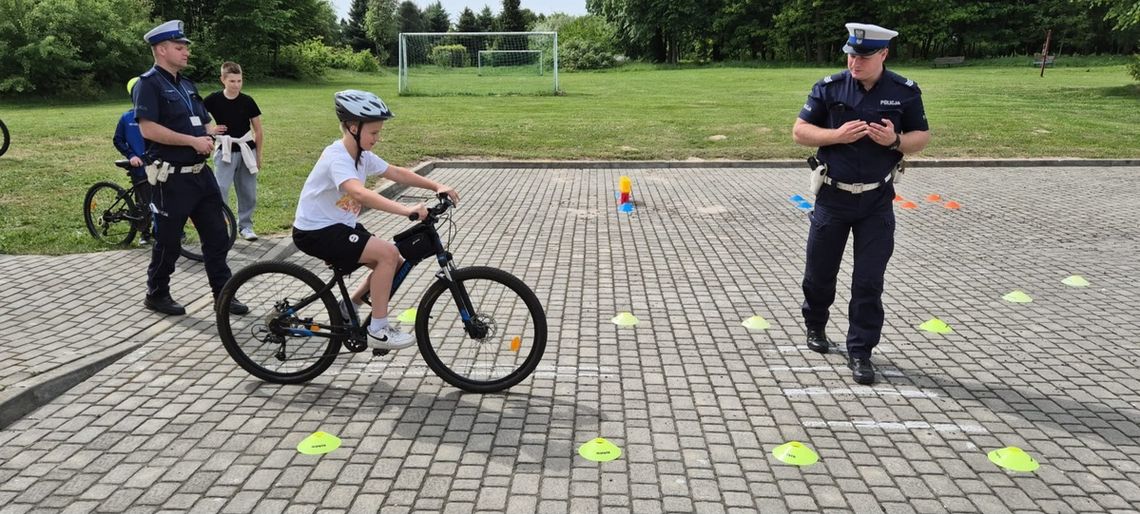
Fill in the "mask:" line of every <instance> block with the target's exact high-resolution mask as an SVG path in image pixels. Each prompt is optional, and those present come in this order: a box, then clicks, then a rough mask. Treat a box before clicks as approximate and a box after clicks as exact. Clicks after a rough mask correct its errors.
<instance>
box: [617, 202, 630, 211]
mask: <svg viewBox="0 0 1140 514" xmlns="http://www.w3.org/2000/svg"><path fill="white" fill-rule="evenodd" d="M618 212H633V202H626V203H623V204H621V205H619V206H618Z"/></svg>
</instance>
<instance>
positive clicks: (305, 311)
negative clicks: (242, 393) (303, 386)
mask: <svg viewBox="0 0 1140 514" xmlns="http://www.w3.org/2000/svg"><path fill="white" fill-rule="evenodd" d="M324 287H325V284H324V283H323V282H321V280H320V279H319V278H317V276H316V275H314V274H313V273H312V272H310V271H309V270H307V269H305V268H302V267H301V266H298V265H296V264H293V263H290V262H284V261H265V262H257V263H254V264H251V265H249V266H247V267H245V268H242V269H241V270H240V271H238V272H237V273H234V275H233V277H231V278H230V280H229V282H226V285H225V287H223V288H222V292H221V294H219V295H218V305H227V306H228V305H229V304H230V301H231V300H233V299H234V298H237V299H239V300H241V301H242V302H244V303H245V304H246V305H248V306H249V313H248V314H244V315H237V314H231V313H230V310H229V309H226V308H222V309H218V310H217V311H218V312H217V319H218V335H219V336H220V337H221V338H222V346H224V347H225V349H226V352H228V353H229V354H230V357H232V358H233V359H234V361H236V362H237V363H238V365H240V366H241V367H242V368H243V369H245V370H246V371H248V372H249V373H250V374H251V375H253V376H255V377H257V378H260V379H262V380H265V381H267V382H273V383H277V384H299V383H303V382H308V381H310V380H312V379H314V378H316V377H317V376H318V375H320V374H321V373H323V372H324V371H325V370H326V369H328V367H329V366H330V365H332V363H333V360H335V359H336V356H337V352H338V351H339V349H340V345H341V341H342V340H343V339H344V335H343V334H344V330H343V328H334V327H341V325H343V323H344V322H343V320H341V315H340V309H339V308H338V307H337V303H336V297H335V296H333V294H332V291H326V292H325V293H324V294H322V295H318V294H317V293H318V292H320V291H321V290H322V289H324Z"/></svg>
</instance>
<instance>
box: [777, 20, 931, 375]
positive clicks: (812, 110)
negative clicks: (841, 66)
mask: <svg viewBox="0 0 1140 514" xmlns="http://www.w3.org/2000/svg"><path fill="white" fill-rule="evenodd" d="M847 31H848V38H847V44H846V45H844V46H843V51H844V52H845V53H846V54H847V70H845V71H843V72H840V73H836V74H834V75H831V76H828V77H825V78H824V79H823V80H820V81H819V82H817V83H816V84H815V86H813V87H812V90H811V93H810V94H808V99H807V103H805V104H804V106H803V109H802V110H800V114H799V118H798V119H796V122H795V126H794V127H793V128H792V137H793V139H794V140H795V142H796V143H798V144H800V145H804V146H810V147H817V148H818V149H819V150H818V151H817V153H816V157H817V158H818V160H819V161H820V162H821V163H822V164H823V165H825V166H826V170H825V174H826V175H825V176H824V177H823V185H822V187H821V188H820V189H819V192H818V193H817V196H816V202H815V210H814V211H813V212H812V214H811V229H810V232H809V233H808V243H807V265H806V267H805V270H804V280H803V291H804V304H803V314H804V324H805V325H806V328H807V346H808V348H809V349H811V350H813V351H816V352H819V353H827V351H828V350H829V349H830V347H831V341H830V340H828V338H827V334H826V333H825V327H826V325H827V321H828V309H829V308H830V307H831V304H832V303H833V302H834V301H835V285H836V277H837V276H838V274H839V265H840V262H841V261H842V259H843V252H844V247H845V246H846V245H847V237H848V234H854V236H855V242H854V254H855V255H854V260H855V267H854V270H853V272H852V280H851V303H850V305H849V306H848V320H849V322H850V323H849V329H848V332H847V355H848V362H847V365H848V367H849V368H851V370H852V372H853V379H854V380H855V382H856V383H859V384H872V383H874V381H875V370H874V366H873V365H872V364H871V350H872V349H873V348H874V347H875V345H877V344H878V343H879V339H880V334H881V332H882V328H883V317H884V313H883V303H882V295H883V275H884V274H885V273H886V269H887V261H889V260H890V258H891V254H892V253H893V252H894V245H895V239H894V235H895V214H894V208H893V206H892V203H893V200H894V197H895V190H894V183H893V181H892V172H893V171H894V169H895V167H896V166H897V165H898V164H899V162H900V161H901V160H902V158H903V155H904V154H910V153H915V152H918V151H921V150H922V149H923V148H925V147H926V143H927V142H928V141H930V132H929V130H930V129H929V126H928V125H927V123H926V113H925V110H924V109H923V106H922V93H921V91H919V89H918V85H917V84H915V83H914V81H911V80H907V79H906V78H904V77H901V76H899V75H897V74H895V73H893V72H890V71H887V70H886V68H885V67H884V66H883V61H885V60H886V58H887V55H888V53H889V52H890V49H889V48H888V47H889V45H890V41H891V39H892V38H894V37H895V36H897V35H898V32H895V31H893V30H890V29H885V28H883V27H879V26H877V25H868V24H864V23H848V24H847Z"/></svg>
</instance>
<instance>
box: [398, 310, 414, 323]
mask: <svg viewBox="0 0 1140 514" xmlns="http://www.w3.org/2000/svg"><path fill="white" fill-rule="evenodd" d="M396 321H399V322H400V323H415V322H416V308H415V307H412V308H411V309H408V310H405V311H404V312H401V313H400V315H399V316H397V317H396Z"/></svg>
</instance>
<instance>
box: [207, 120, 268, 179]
mask: <svg viewBox="0 0 1140 514" xmlns="http://www.w3.org/2000/svg"><path fill="white" fill-rule="evenodd" d="M251 141H253V131H252V130H250V131H249V132H246V133H245V135H244V136H241V137H240V138H235V137H232V136H229V135H225V134H223V135H220V136H214V148H215V149H217V148H221V149H222V162H230V161H231V160H233V156H232V155H231V154H232V152H233V144H234V143H237V144H238V147H239V148H241V160H242V161H245V167H246V168H249V172H250V173H254V174H256V173H257V172H258V169H257V154H256V153H255V152H254V150H253V148H250V147H249V143H250V142H251Z"/></svg>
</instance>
